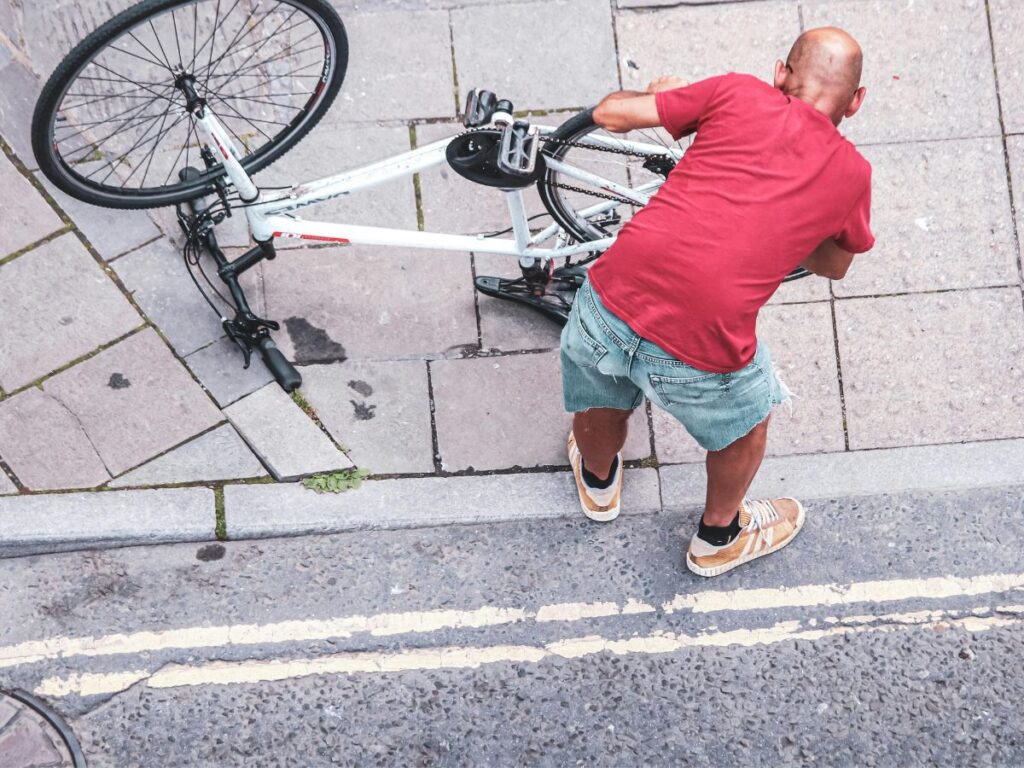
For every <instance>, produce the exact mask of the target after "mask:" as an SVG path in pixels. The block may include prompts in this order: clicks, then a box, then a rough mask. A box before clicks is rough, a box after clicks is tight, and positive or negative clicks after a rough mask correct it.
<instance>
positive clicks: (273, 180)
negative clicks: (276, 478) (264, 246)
mask: <svg viewBox="0 0 1024 768" xmlns="http://www.w3.org/2000/svg"><path fill="white" fill-rule="evenodd" d="M345 117H347V116H346V115H345V114H344V112H343V110H340V109H338V108H334V109H332V110H331V112H330V113H328V115H327V116H326V117H325V118H324V119H323V120H322V121H321V122H320V123H319V124H317V126H316V128H314V129H313V131H312V132H311V133H310V134H309V135H307V136H306V137H305V138H303V140H302V142H301V143H300V144H299V145H298V146H297V147H295V149H293V150H292V151H290V152H289V153H288V155H287V156H286V157H284V158H282V159H281V160H279V161H278V162H277V163H275V164H274V165H271V166H270V167H269V168H267V169H266V170H265V171H263V172H261V173H259V174H258V175H257V176H256V182H257V184H260V185H266V186H282V185H292V184H299V183H306V182H310V181H314V180H316V179H319V178H322V177H324V176H328V175H331V174H336V173H342V172H343V171H347V170H352V169H355V168H360V167H362V166H364V165H369V164H370V163H374V162H376V161H378V160H383V159H385V158H389V157H392V156H394V155H398V154H400V153H402V152H408V151H409V149H410V147H411V145H410V141H409V129H408V128H407V127H406V126H404V125H400V126H379V125H375V124H373V123H360V124H358V125H352V124H351V123H348V124H346V123H343V122H341V119H342V118H345ZM268 194H273V192H268ZM297 215H299V216H301V217H302V218H304V219H309V220H312V221H328V222H332V223H335V224H361V225H366V226H376V227H397V228H399V229H416V191H415V188H414V186H413V182H412V177H410V176H405V177H402V178H398V179H395V180H394V181H390V182H387V183H385V184H381V185H380V186H376V187H371V188H370V189H363V190H359V191H357V192H355V193H353V194H352V195H350V196H346V197H340V198H338V199H336V200H329V201H327V202H325V203H320V204H318V205H314V206H312V207H310V208H303V209H302V210H301V211H298V212H297ZM293 242H294V241H293ZM277 244H278V247H281V248H285V247H288V245H289V244H290V243H289V241H288V240H286V239H280V240H278V243H277Z"/></svg>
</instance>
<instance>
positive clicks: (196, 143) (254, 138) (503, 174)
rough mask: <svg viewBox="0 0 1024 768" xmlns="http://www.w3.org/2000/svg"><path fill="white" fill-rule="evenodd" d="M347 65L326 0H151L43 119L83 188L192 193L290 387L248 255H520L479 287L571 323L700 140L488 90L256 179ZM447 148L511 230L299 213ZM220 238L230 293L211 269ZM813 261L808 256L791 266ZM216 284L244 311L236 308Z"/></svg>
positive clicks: (71, 80)
mask: <svg viewBox="0 0 1024 768" xmlns="http://www.w3.org/2000/svg"><path fill="white" fill-rule="evenodd" d="M347 63H348V38H347V36H346V32H345V27H344V25H343V23H342V21H341V19H340V18H339V16H338V14H337V12H336V11H335V10H334V9H333V8H332V7H331V6H330V4H329V3H328V2H327V0H143V2H140V3H138V4H137V5H134V6H132V7H131V8H128V9H127V10H125V11H123V12H122V13H120V14H118V15H117V16H115V17H113V18H112V19H110V20H109V21H108V22H106V23H105V24H103V25H102V26H101V27H99V28H98V29H97V30H95V31H94V32H93V33H91V34H90V35H88V36H87V37H86V38H85V39H84V40H82V42H81V43H79V44H78V45H77V46H76V47H75V48H74V49H73V50H72V51H71V52H70V53H69V54H68V55H67V56H66V58H65V59H64V60H63V61H62V62H61V64H60V65H59V66H58V67H57V69H56V70H55V71H54V72H53V74H52V75H51V77H50V78H49V80H48V82H47V83H46V84H45V86H44V88H43V90H42V93H41V95H40V97H39V100H38V102H37V104H36V109H35V113H34V115H33V120H32V148H33V152H34V154H35V156H36V159H37V162H38V163H39V167H40V170H42V172H43V173H44V174H45V175H46V176H47V177H48V178H49V179H50V180H51V181H52V182H53V183H54V184H55V185H56V186H57V187H58V188H59V189H61V190H63V191H64V192H66V193H68V194H69V195H72V196H73V197H76V198H78V199H80V200H83V201H85V202H88V203H93V204H95V205H101V206H107V207H111V208H151V207H159V206H169V205H174V206H177V211H178V221H179V224H180V225H181V228H182V230H183V231H184V233H185V235H186V246H185V251H184V256H185V263H186V265H187V267H188V269H189V273H190V274H191V276H192V279H193V281H194V282H195V284H196V287H197V288H198V289H199V290H200V292H201V293H202V294H203V296H204V297H205V298H206V300H207V302H208V303H209V304H210V306H211V307H212V308H213V309H214V311H215V312H217V313H218V315H219V316H220V318H221V323H222V325H223V328H224V331H225V333H226V334H227V335H228V336H229V337H230V338H231V339H232V340H233V341H234V342H235V343H236V344H237V345H238V346H239V348H240V349H241V351H242V353H243V355H244V357H245V365H246V366H248V364H249V359H250V356H251V354H252V352H253V351H254V350H255V351H258V352H259V353H260V354H261V356H262V357H263V359H264V361H265V363H266V364H267V367H268V368H269V369H270V371H271V372H272V373H273V375H274V377H275V378H276V380H277V381H278V383H279V384H280V385H281V386H282V387H283V388H284V389H285V390H286V391H291V390H293V389H295V388H296V387H298V386H299V385H300V384H301V381H302V379H301V376H300V374H299V372H298V371H297V370H296V369H295V367H294V366H293V365H292V364H291V363H290V362H289V361H288V360H287V359H286V358H285V357H284V355H283V354H282V353H281V351H280V350H279V349H278V348H277V347H276V345H275V344H274V342H273V340H272V337H271V334H270V332H271V331H276V330H278V329H279V325H278V324H277V323H276V322H274V321H273V320H270V319H266V318H261V317H259V316H257V315H256V314H255V313H254V312H253V311H252V309H251V307H250V305H249V302H248V301H247V299H246V296H245V293H244V291H243V289H242V287H241V285H240V284H239V277H240V275H241V274H242V273H244V272H245V271H246V270H247V269H250V268H252V267H253V266H255V265H256V264H258V263H259V262H260V261H262V260H263V259H273V258H275V257H276V255H277V253H276V250H275V247H274V242H275V240H276V239H278V238H287V239H299V240H303V241H311V242H327V243H341V244H366V245H389V246H405V247H412V248H431V249H443V250H461V251H472V252H477V253H497V254H504V255H507V256H509V257H515V258H516V259H517V260H518V264H519V268H520V272H521V276H519V277H517V278H513V279H509V278H500V277H477V278H476V288H477V289H478V290H479V291H481V292H483V293H485V294H487V295H490V296H495V297H498V298H503V299H508V300H511V301H516V302H519V303H521V304H524V305H527V306H530V307H532V308H534V309H536V310H539V311H541V312H543V313H544V314H545V315H547V316H548V317H550V318H552V319H553V320H555V321H557V322H564V321H565V319H566V318H567V316H568V312H569V309H570V308H571V305H572V300H573V297H574V296H575V292H576V289H577V288H578V287H579V286H580V285H582V283H583V280H584V279H585V276H586V269H587V265H588V264H589V263H591V262H592V261H593V260H594V259H596V258H597V257H598V256H599V255H600V254H601V253H603V252H604V251H605V250H606V249H607V248H608V247H609V246H610V245H611V244H612V242H614V240H615V236H616V233H617V232H618V231H619V230H620V229H621V227H622V226H623V225H624V224H625V223H626V222H627V221H628V220H629V219H630V218H631V217H632V215H633V214H634V213H635V212H636V210H637V209H638V208H641V207H642V206H644V205H645V204H646V203H647V202H648V201H649V200H650V198H651V196H652V195H653V194H654V193H655V192H656V191H657V189H658V188H659V187H660V186H661V184H662V183H663V182H664V180H665V179H666V178H667V176H668V174H669V173H670V172H671V171H672V169H673V168H674V167H675V165H676V163H677V162H678V161H679V159H680V158H681V157H682V155H683V152H684V147H683V146H682V145H680V144H679V143H672V142H670V141H666V140H665V139H664V138H663V137H661V136H660V135H659V134H657V133H655V132H640V133H639V134H638V135H637V136H631V137H623V136H616V135H613V134H609V133H607V132H605V131H603V130H602V129H601V128H600V127H599V126H597V125H596V124H595V123H594V121H593V118H592V115H591V111H590V110H586V111H583V112H581V113H579V114H577V115H575V116H573V117H572V118H570V119H569V120H567V121H566V122H564V123H562V124H561V125H559V126H556V127H552V126H545V125H537V124H532V123H531V122H530V121H529V120H528V119H526V118H523V117H517V116H516V114H517V113H515V112H514V108H513V105H512V104H511V103H510V102H509V101H508V100H506V99H500V98H498V97H497V96H496V95H495V94H493V93H491V92H489V91H485V90H481V91H476V90H474V91H471V92H470V93H469V94H468V97H467V101H466V109H465V114H464V119H463V124H464V127H465V129H466V130H465V131H464V132H461V133H459V134H457V135H455V136H452V137H449V138H445V139H442V140H439V141H435V142H433V143H430V144H427V145H426V146H423V147H418V148H416V149H413V150H410V151H408V152H404V153H401V154H399V155H396V156H394V157H392V158H389V159H387V160H383V161H380V162H377V163H373V164H370V165H367V166H364V167H361V168H357V169H354V170H349V171H346V172H344V173H340V174H336V175H333V176H329V177H326V178H322V179H319V180H315V181H310V182H306V183H301V184H296V185H294V186H291V187H286V188H285V187H274V188H267V187H264V188H261V187H259V186H258V185H257V184H256V182H255V181H254V179H253V176H254V175H255V174H256V173H257V172H259V171H260V170H262V169H263V168H265V167H267V166H268V165H269V164H270V163H272V162H274V161H276V160H278V159H279V158H280V157H281V156H282V155H284V154H285V153H286V152H288V151H289V150H290V149H292V148H293V147H294V146H295V145H296V144H297V143H298V142H299V141H300V140H301V139H302V138H303V137H304V136H305V135H306V134H307V133H308V132H309V131H310V130H311V129H312V128H313V127H314V126H315V125H316V124H317V122H318V121H319V120H320V119H321V118H322V117H323V115H324V114H325V113H326V112H327V110H328V109H329V108H330V107H331V105H332V103H333V102H334V100H335V97H336V96H337V94H338V91H339V89H340V88H341V85H342V81H343V80H344V76H345V71H346V68H347ZM445 163H447V164H448V166H450V167H451V168H452V169H453V170H454V171H455V172H456V173H458V174H459V175H460V176H463V177H464V178H466V179H469V180H470V181H473V182H475V183H477V184H481V185H484V186H488V187H493V188H495V189H496V190H499V191H500V192H501V194H503V195H504V196H505V198H506V201H507V205H508V210H509V218H510V225H511V226H510V227H509V228H508V229H507V230H505V231H503V232H499V233H493V234H492V235H478V236H471V235H464V234H448V233H440V232H425V231H421V230H403V229H393V228H387V227H374V226H359V225H351V224H342V223H331V222H322V221H313V220H308V219H303V218H301V217H300V216H298V214H297V212H298V211H300V210H301V209H304V208H307V207H309V206H312V205H315V204H316V203H320V202H324V201H326V200H332V199H336V198H339V197H342V196H348V195H352V194H355V193H357V192H359V191H360V190H363V189H367V188H370V187H373V186H375V185H378V184H382V183H385V182H388V181H392V180H394V179H396V178H400V177H408V176H413V175H415V174H417V173H420V172H422V171H424V170H426V169H428V168H431V167H434V166H437V165H441V164H445ZM531 186H536V188H537V190H538V192H539V194H540V198H541V201H542V202H543V205H544V208H545V209H546V211H547V213H548V215H549V216H550V218H551V220H552V221H551V223H550V224H548V225H547V226H542V227H539V228H535V227H534V226H533V223H532V220H533V218H535V217H528V216H527V213H526V208H525V204H524V197H523V191H524V190H525V189H526V188H528V187H531ZM233 212H240V213H242V214H243V215H244V216H245V218H246V221H247V224H248V228H249V232H250V235H251V237H252V241H253V242H254V243H255V245H254V246H253V247H252V248H251V249H249V250H248V251H246V252H245V253H243V254H242V255H240V256H238V257H237V258H234V259H229V258H228V256H227V255H226V254H225V253H224V251H223V250H222V249H221V248H220V246H219V245H218V243H217V237H216V233H215V227H216V225H217V224H218V223H220V222H222V221H223V220H224V219H225V218H226V217H228V216H231V215H233ZM508 233H511V237H502V236H501V235H506V234H508ZM204 250H205V252H206V253H208V254H209V256H210V257H211V258H212V260H213V263H214V264H215V265H216V268H217V277H218V278H219V280H220V281H221V283H223V286H224V287H226V289H227V292H228V294H229V296H230V298H228V297H225V296H224V295H223V293H221V290H220V289H219V288H218V287H217V286H216V285H215V284H214V282H213V281H212V280H211V279H210V277H209V276H208V275H207V274H206V272H205V271H204V269H203V265H202V262H201V261H200V255H201V254H202V252H203V251H204ZM197 273H198V274H197ZM803 274H806V273H805V272H804V271H803V270H797V271H796V272H794V273H793V274H792V275H790V277H789V278H787V279H793V278H796V277H801V276H803ZM200 278H202V280H203V282H200ZM203 283H205V286H206V287H205V288H204V285H203ZM211 293H212V294H214V295H216V296H218V297H219V298H220V299H221V301H222V302H223V303H224V304H225V305H227V306H229V307H231V308H232V309H233V310H234V312H233V316H232V317H226V316H224V314H223V313H222V311H221V310H220V309H219V308H218V307H217V305H216V303H215V302H214V301H213V298H212V297H211V295H210V294H211Z"/></svg>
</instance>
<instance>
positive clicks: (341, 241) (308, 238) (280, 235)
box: [270, 232, 349, 243]
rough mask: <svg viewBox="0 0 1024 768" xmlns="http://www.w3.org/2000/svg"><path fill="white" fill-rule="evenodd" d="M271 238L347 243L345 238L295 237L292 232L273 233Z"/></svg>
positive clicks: (322, 236)
mask: <svg viewBox="0 0 1024 768" xmlns="http://www.w3.org/2000/svg"><path fill="white" fill-rule="evenodd" d="M270 236H271V237H293V238H298V239H300V240H320V241H321V242H325V243H347V242H349V241H348V240H347V239H346V238H344V237H326V236H324V235H293V234H292V233H291V232H271V233H270Z"/></svg>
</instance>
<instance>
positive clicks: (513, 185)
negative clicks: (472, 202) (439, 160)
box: [445, 128, 547, 189]
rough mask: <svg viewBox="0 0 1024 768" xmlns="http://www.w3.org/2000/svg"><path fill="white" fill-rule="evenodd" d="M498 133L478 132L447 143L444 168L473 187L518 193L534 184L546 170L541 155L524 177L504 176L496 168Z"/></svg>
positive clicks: (501, 171)
mask: <svg viewBox="0 0 1024 768" xmlns="http://www.w3.org/2000/svg"><path fill="white" fill-rule="evenodd" d="M500 148H501V131H500V130H498V129H497V128H478V129H476V130H473V131H467V132H466V133H460V134H459V135H458V136H456V137H455V138H453V139H452V140H451V141H450V142H448V148H447V149H446V150H445V157H446V158H447V160H448V165H449V166H451V169H452V170H453V171H455V172H456V173H457V174H459V176H462V177H463V178H464V179H469V180H470V181H472V182H474V183H476V184H483V185H484V186H486V187H500V188H502V189H520V188H523V187H529V186H530V185H532V184H535V183H536V182H537V180H538V179H539V178H540V177H541V176H543V175H544V172H545V171H546V170H547V166H546V165H545V163H544V156H543V153H540V152H538V153H537V166H536V168H534V170H533V172H532V173H530V174H529V175H526V176H521V175H518V174H512V173H506V172H505V171H503V170H501V169H500V168H499V167H498V151H499V149H500Z"/></svg>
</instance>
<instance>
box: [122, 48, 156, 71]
mask: <svg viewBox="0 0 1024 768" xmlns="http://www.w3.org/2000/svg"><path fill="white" fill-rule="evenodd" d="M110 48H111V49H112V50H115V51H117V52H118V53H123V54H125V55H127V56H134V57H135V58H136V59H139V60H140V61H144V62H146V63H147V64H156V65H157V66H158V67H163V68H164V69H167V67H166V66H164V64H163V63H161V62H159V61H155V60H153V59H147V58H146V57H145V56H140V55H139V54H137V53H132V52H131V51H126V50H124V49H123V48H118V47H117V46H116V45H111V46H110ZM168 71H169V70H168Z"/></svg>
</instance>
